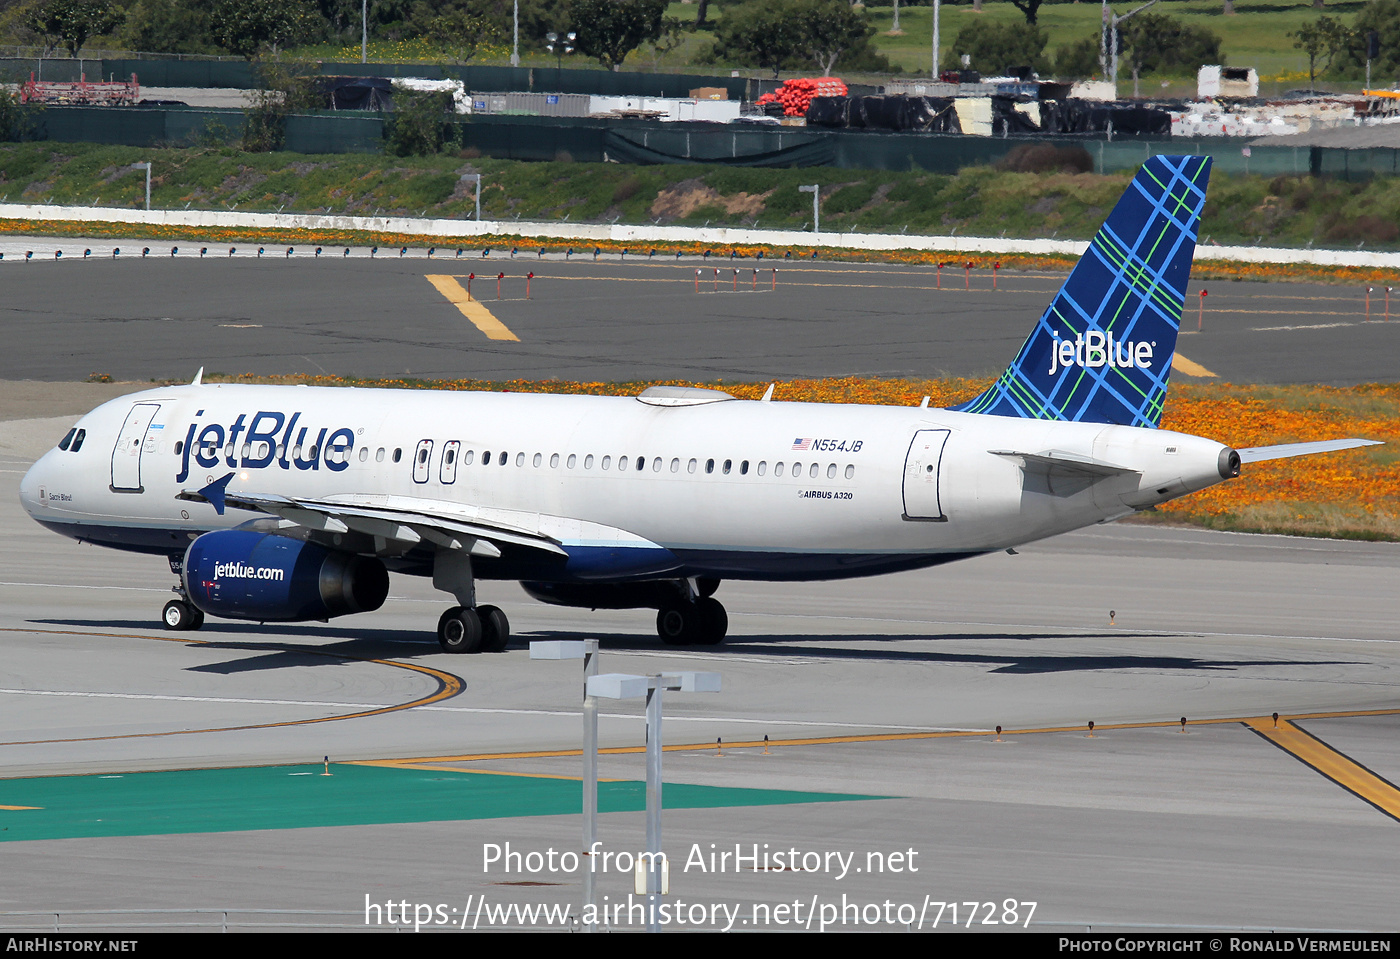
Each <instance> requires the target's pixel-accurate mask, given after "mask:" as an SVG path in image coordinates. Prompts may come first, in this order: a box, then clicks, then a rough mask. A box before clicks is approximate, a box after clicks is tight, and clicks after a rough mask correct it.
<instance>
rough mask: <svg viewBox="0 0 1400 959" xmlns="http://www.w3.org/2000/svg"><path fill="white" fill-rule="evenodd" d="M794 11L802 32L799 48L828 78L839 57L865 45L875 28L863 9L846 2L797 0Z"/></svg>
mask: <svg viewBox="0 0 1400 959" xmlns="http://www.w3.org/2000/svg"><path fill="white" fill-rule="evenodd" d="M794 6H795V7H796V9H795V11H794V15H795V18H796V19H797V21H798V23H799V24H800V26H801V28H802V30H801V35H802V41H801V49H802V51H803V53H804V54H805V55H806V56H807V57H809V58H811V60H812V62H813V63H814V64H816V66H817V69H818V70H820V71H821V73H822V76H830V75H831V71H832V69H833V68H834V67H835V66H836V61H837V60H839V59H841V56H842V54H845V53H847V52H850V51H852V50H854V49H856V48H857V47H860V46H863V45H867V44H869V42H870V38H871V37H873V36H874V35H875V28H874V27H873V26H872V25H871V23H870V20H869V19H868V18H867V17H866V15H865V11H864V9H861V10H856V9H855V8H854V7H852V6H851V5H850V4H849V3H847V2H846V0H798V2H797V3H796V4H794Z"/></svg>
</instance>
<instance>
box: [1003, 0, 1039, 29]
mask: <svg viewBox="0 0 1400 959" xmlns="http://www.w3.org/2000/svg"><path fill="white" fill-rule="evenodd" d="M1044 2H1045V0H1011V5H1012V6H1014V7H1015V8H1016V9H1017V10H1020V11H1021V13H1022V14H1023V15H1024V16H1025V18H1026V24H1027V25H1028V26H1032V27H1033V26H1035V18H1036V15H1037V14H1038V13H1039V12H1040V5H1041V4H1042V3H1044Z"/></svg>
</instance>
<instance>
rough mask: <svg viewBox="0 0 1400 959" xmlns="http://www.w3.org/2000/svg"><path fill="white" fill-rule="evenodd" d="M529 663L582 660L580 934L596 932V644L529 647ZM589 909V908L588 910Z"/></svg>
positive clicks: (549, 643) (550, 643)
mask: <svg viewBox="0 0 1400 959" xmlns="http://www.w3.org/2000/svg"><path fill="white" fill-rule="evenodd" d="M530 658H531V659H581V660H583V855H584V857H585V860H586V861H587V863H588V866H587V868H585V869H584V870H583V914H584V917H585V919H584V923H583V931H584V932H597V931H598V924H597V922H596V921H593V922H590V921H588V919H587V917H588V916H590V915H591V916H592V917H593V919H594V920H596V919H597V915H598V910H597V899H598V896H597V893H596V891H595V890H594V885H593V875H594V873H593V862H592V860H591V859H588V858H587V857H588V856H590V855H591V854H592V852H593V844H594V842H595V841H596V840H597V838H598V699H597V697H595V696H590V695H589V694H588V677H590V676H597V675H598V662H599V660H598V641H597V640H596V639H585V640H583V641H581V642H580V641H578V640H545V641H541V642H533V643H531V644H530ZM590 906H592V907H593V908H591V909H590V908H589V907H590Z"/></svg>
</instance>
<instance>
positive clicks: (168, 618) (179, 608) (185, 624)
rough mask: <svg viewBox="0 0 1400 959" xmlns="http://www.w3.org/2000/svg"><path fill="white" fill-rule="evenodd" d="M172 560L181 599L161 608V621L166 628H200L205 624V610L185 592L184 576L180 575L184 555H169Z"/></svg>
mask: <svg viewBox="0 0 1400 959" xmlns="http://www.w3.org/2000/svg"><path fill="white" fill-rule="evenodd" d="M167 558H168V559H169V560H170V572H172V573H174V574H175V578H176V579H177V580H178V581H179V584H178V585H176V586H175V587H173V588H174V590H175V592H176V593H177V594H179V596H180V598H179V599H172V600H171V601H170V602H168V603H166V604H165V609H163V610H161V613H160V621H161V623H162V624H163V625H164V626H165V628H166V629H175V630H186V629H199V627H201V626H203V625H204V610H202V609H200V608H199V607H198V606H196V605H195V604H194V603H191V602H190V598H189V596H188V595H186V593H185V585H184V577H182V576H181V575H180V573H181V569H182V568H183V565H184V557H183V556H181V555H178V554H177V555H174V556H170V557H167Z"/></svg>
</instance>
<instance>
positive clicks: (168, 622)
mask: <svg viewBox="0 0 1400 959" xmlns="http://www.w3.org/2000/svg"><path fill="white" fill-rule="evenodd" d="M160 618H161V621H162V622H163V623H164V624H165V628H166V629H178V630H186V629H199V627H201V626H203V625H204V613H203V612H202V611H201V610H200V609H199V608H198V607H197V606H194V605H192V604H190V603H187V602H185V601H184V600H182V599H172V600H171V601H170V602H168V603H166V604H165V609H164V610H162V611H161V614H160Z"/></svg>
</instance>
